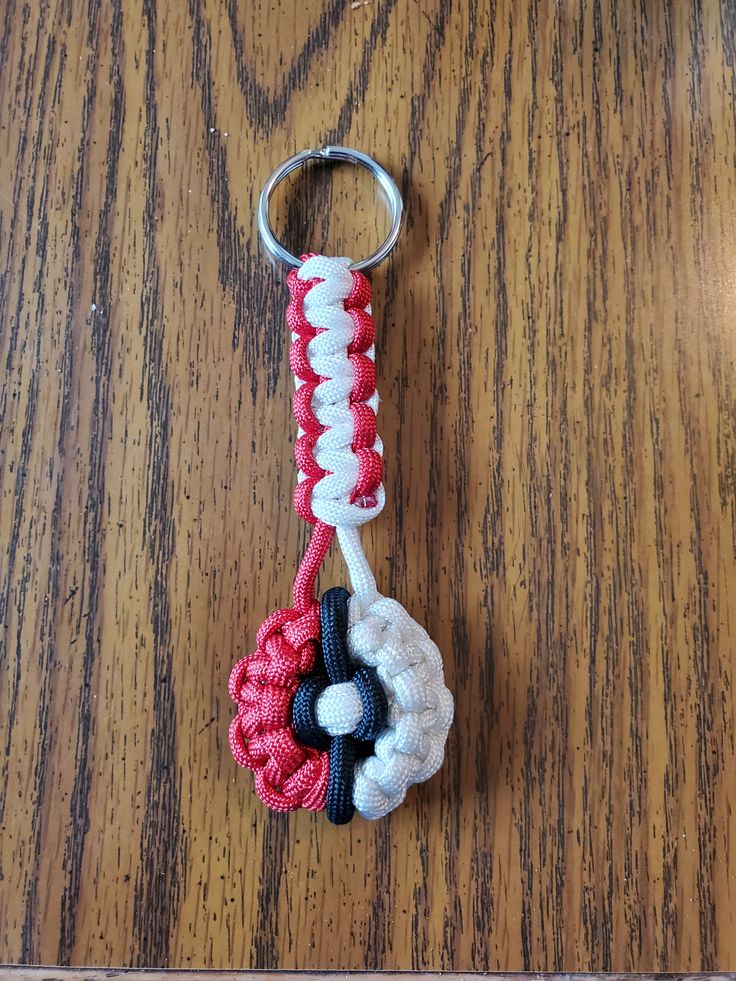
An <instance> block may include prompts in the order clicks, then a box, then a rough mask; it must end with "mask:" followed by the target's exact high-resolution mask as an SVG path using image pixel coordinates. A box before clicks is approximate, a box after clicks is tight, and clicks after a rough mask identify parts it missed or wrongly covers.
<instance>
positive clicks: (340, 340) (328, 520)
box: [286, 256, 385, 527]
mask: <svg viewBox="0 0 736 981" xmlns="http://www.w3.org/2000/svg"><path fill="white" fill-rule="evenodd" d="M287 283H288V286H289V290H290V292H291V296H292V300H291V303H290V304H289V307H288V309H287V312H286V321H287V323H288V325H289V327H290V328H291V330H292V342H293V343H292V346H291V352H290V362H291V370H292V372H293V373H294V376H295V382H296V386H297V389H296V392H295V394H294V415H295V416H296V419H297V422H298V424H299V433H298V438H297V442H296V446H295V449H294V455H295V457H296V462H297V465H298V467H299V484H298V486H297V489H296V493H295V495H294V505H295V507H296V510H297V511H298V513H299V514H300V515H301V516H302V517H303V518H304V519H305V521H311V522H314V521H316V520H318V519H319V520H321V521H324V522H325V524H328V525H332V526H341V527H357V526H358V525H361V524H364V523H365V522H366V521H370V520H371V518H375V516H376V515H377V514H380V512H381V510H382V509H383V505H384V503H385V493H384V489H383V485H382V484H381V477H382V475H383V458H382V455H383V444H382V443H381V440H380V439H379V437H378V435H377V433H376V410H377V409H378V394H377V392H376V367H375V362H374V357H375V351H374V346H373V339H374V327H373V318H372V316H371V312H370V298H371V290H370V284H369V283H368V280H367V279H366V278H365V276H363V275H362V274H361V273H357V272H352V271H351V269H350V260H349V259H332V258H327V257H325V256H308V257H305V262H304V264H303V265H302V266H301V267H300V268H299V269H298V270H292V272H290V273H289V276H288V277H287Z"/></svg>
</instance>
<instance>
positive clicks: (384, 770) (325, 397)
mask: <svg viewBox="0 0 736 981" xmlns="http://www.w3.org/2000/svg"><path fill="white" fill-rule="evenodd" d="M309 160H322V161H325V160H327V161H346V162H349V163H351V164H357V165H359V166H361V167H365V168H366V169H367V170H369V171H370V173H371V174H372V175H373V176H374V177H375V178H376V180H377V181H378V182H379V184H380V186H381V188H382V189H383V191H384V192H385V194H386V195H387V197H388V201H389V204H390V208H391V218H392V222H391V230H390V232H389V235H388V237H387V239H386V241H385V242H384V243H383V245H381V246H380V248H378V249H377V250H376V251H375V252H374V253H372V254H371V255H370V256H368V258H366V259H363V260H361V261H360V262H352V261H351V260H350V259H346V258H330V257H327V256H322V255H304V256H302V257H301V258H297V257H296V256H294V255H292V254H291V253H290V252H288V251H287V250H286V249H285V248H284V247H283V246H282V245H281V244H280V242H279V241H278V240H277V239H276V237H275V235H274V233H273V231H272V229H271V224H270V219H269V203H270V199H271V195H272V194H273V191H274V190H275V188H276V187H277V186H278V185H279V184H280V183H281V181H282V180H283V179H284V178H285V177H286V176H287V175H288V174H290V173H291V172H292V171H293V170H295V169H296V168H298V167H301V166H303V165H304V164H305V163H306V162H307V161H309ZM402 210H403V204H402V200H401V195H400V193H399V190H398V188H397V186H396V184H395V183H394V181H393V179H392V178H391V177H390V175H389V174H388V173H387V172H386V171H385V170H384V169H383V168H382V167H380V166H379V165H378V164H377V163H376V162H375V161H374V160H373V159H372V158H371V157H369V156H367V155H366V154H364V153H360V152H359V151H357V150H351V149H348V148H346V147H325V148H324V149H322V150H305V151H303V152H302V153H299V154H297V155H296V156H294V157H290V158H289V159H288V160H286V161H285V162H284V163H283V164H281V166H280V167H278V168H277V169H276V170H275V171H274V172H273V173H272V174H271V176H270V177H269V179H268V180H267V182H266V184H265V186H264V188H263V191H262V192H261V196H260V201H259V206H258V225H259V230H260V233H261V236H262V239H263V242H264V244H265V246H266V248H267V249H268V251H269V252H270V253H271V254H272V255H273V256H275V257H276V258H277V259H279V260H281V261H283V262H285V263H286V264H287V265H289V266H291V267H293V268H292V269H291V271H290V272H289V274H288V276H287V279H286V281H287V285H288V288H289V293H290V295H291V300H290V303H289V305H288V309H287V313H286V320H287V324H288V326H289V328H290V329H291V336H292V345H291V351H290V363H291V370H292V372H293V374H294V381H295V385H296V391H295V393H294V396H293V407H294V415H295V417H296V421H297V425H298V437H297V441H296V445H295V450H294V455H295V458H296V462H297V466H298V468H299V478H298V484H297V488H296V492H295V495H294V507H295V509H296V511H297V513H298V514H299V515H300V516H301V517H302V518H303V519H304V520H305V521H308V522H309V523H310V524H312V525H313V530H312V537H311V540H310V542H309V545H308V547H307V549H306V551H305V553H304V557H303V558H302V561H301V564H300V565H299V568H298V570H297V573H296V577H295V579H294V586H293V606H291V607H289V608H288V609H283V610H276V611H275V612H274V613H272V614H271V615H270V616H269V617H268V618H267V619H266V620H265V622H264V623H263V624H262V625H261V628H260V630H259V631H258V635H257V650H256V652H255V653H254V654H250V655H248V656H247V657H244V658H242V659H241V660H240V661H238V663H237V664H236V665H235V667H234V668H233V670H232V673H231V675H230V684H229V691H230V695H231V697H232V698H233V699H234V701H235V702H236V703H237V706H238V713H237V716H236V717H235V718H234V719H233V721H232V724H231V726H230V747H231V749H232V752H233V756H234V757H235V760H236V762H237V763H239V764H240V765H241V766H244V767H247V768H248V769H250V770H252V771H253V774H254V778H255V786H256V791H257V793H258V796H259V797H260V799H261V800H262V801H263V803H264V804H266V805H268V807H270V808H273V809H274V810H276V811H292V810H295V809H296V808H299V807H304V808H307V809H309V810H315V811H317V810H323V809H325V810H326V811H327V817H328V819H329V820H330V821H331V822H332V823H333V824H345V823H347V822H348V821H350V819H351V818H352V817H353V815H354V813H355V812H356V811H357V812H358V813H359V814H361V815H362V816H363V817H364V818H371V819H373V818H380V817H383V816H384V815H386V814H388V813H389V812H390V811H392V810H393V809H394V808H395V807H397V806H398V805H399V804H400V803H401V802H402V801H403V800H404V797H405V795H406V792H407V790H408V788H409V787H411V786H412V784H415V783H421V782H422V781H424V780H427V779H428V778H429V777H431V776H432V774H433V773H435V772H436V771H437V770H438V769H439V767H440V766H441V764H442V760H443V757H444V748H445V741H446V739H447V733H448V730H449V727H450V724H451V722H452V714H453V700H452V695H451V694H450V692H449V691H448V690H447V688H446V687H445V683H444V675H443V670H442V658H441V656H440V652H439V650H438V648H437V646H436V644H435V643H434V642H433V641H432V640H431V639H430V637H429V636H428V634H427V633H426V631H425V630H424V629H423V628H422V627H420V626H419V624H418V623H416V621H414V620H413V619H412V618H411V617H410V616H409V614H408V613H407V612H406V610H405V609H404V608H403V607H402V606H401V605H400V604H399V603H398V602H397V601H396V600H395V599H390V598H388V597H385V596H382V595H381V594H380V593H379V592H378V589H377V586H376V580H375V578H374V576H373V573H372V572H371V569H370V566H369V564H368V561H367V559H366V557H365V554H364V552H363V548H362V545H361V540H360V528H361V526H362V525H364V524H365V523H366V522H367V521H371V520H372V519H373V518H375V517H376V516H377V515H378V514H380V512H381V510H382V509H383V506H384V503H385V492H384V488H383V484H382V482H381V481H382V476H383V444H382V443H381V440H380V437H379V436H378V434H377V432H376V412H377V409H378V394H377V392H376V369H375V360H374V359H375V349H374V343H373V341H374V325H373V318H372V316H371V305H370V300H371V288H370V284H369V282H368V280H367V279H366V278H365V276H364V275H363V274H362V270H367V269H370V268H372V267H373V266H375V265H377V264H378V263H379V262H381V260H382V259H384V258H385V257H386V256H387V255H388V254H389V252H390V251H391V250H392V249H393V247H394V245H395V244H396V241H397V239H398V236H399V231H400V228H401V216H402ZM335 536H337V540H338V542H339V545H340V548H341V550H342V554H343V557H344V559H345V565H346V566H347V570H348V574H349V577H350V583H351V585H352V588H353V593H352V595H350V594H349V592H348V591H347V589H345V588H343V587H342V586H336V587H333V588H332V589H328V590H327V592H326V593H325V594H324V595H323V596H322V598H321V600H320V601H318V600H317V599H316V596H315V580H316V577H317V573H318V571H319V568H320V566H321V564H322V561H323V560H324V558H325V555H326V554H327V551H328V549H329V548H330V545H331V544H332V541H333V539H334V537H335Z"/></svg>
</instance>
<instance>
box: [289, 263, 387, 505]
mask: <svg viewBox="0 0 736 981" xmlns="http://www.w3.org/2000/svg"><path fill="white" fill-rule="evenodd" d="M301 258H302V259H303V260H304V259H308V258H309V256H308V255H303V256H302V257H301ZM351 275H352V277H353V289H352V291H351V293H350V295H349V296H348V297H347V298H346V300H345V301H344V303H345V310H346V312H347V313H348V314H349V315H350V318H351V319H352V321H353V323H354V324H355V333H354V335H353V339H352V341H351V342H350V345H349V346H348V350H347V356H348V358H349V359H350V362H351V364H352V366H353V370H354V372H355V383H354V385H353V390H352V392H351V394H350V401H349V408H350V411H351V412H352V414H353V420H354V435H353V447H352V448H353V451H354V452H355V454H356V456H357V458H358V480H357V482H356V486H355V490H354V492H353V495H352V498H351V504H353V503H358V504H360V505H361V506H366V507H372V506H374V505H375V501H376V498H375V493H376V491H377V490H378V487H379V486H380V483H381V480H382V478H383V458H382V457H381V455H380V454H379V453H377V452H376V451H375V450H374V449H373V446H374V443H375V441H376V416H375V413H374V411H373V409H372V408H371V406H370V405H368V404H367V401H368V399H370V398H371V396H372V395H373V394H374V393H375V389H376V367H375V364H374V362H373V359H372V358H371V357H370V356H369V355H368V353H367V352H368V351H369V350H370V349H371V347H372V346H373V341H374V338H375V328H374V324H373V318H372V317H371V315H370V313H368V311H367V310H366V309H365V308H366V307H367V306H368V305H369V304H370V302H371V286H370V283H369V282H368V280H367V279H366V278H365V276H363V275H362V273H359V272H355V271H353V272H352V273H351ZM286 282H287V285H288V287H289V292H290V294H291V302H290V303H289V306H288V307H287V310H286V322H287V324H288V326H289V328H290V329H291V331H292V333H293V334H295V335H296V337H295V339H294V340H293V342H292V345H291V349H290V352H289V362H290V364H291V370H292V373H293V374H294V375H295V376H296V377H297V378H298V379H299V380H300V381H301V382H302V384H301V385H300V386H299V388H298V389H297V390H296V392H295V393H294V396H293V407H294V416H295V417H296V421H297V423H298V425H299V428H300V429H301V430H302V434H301V435H300V436H299V438H298V439H297V441H296V445H295V447H294V457H295V459H296V463H297V466H298V467H299V470H300V471H301V473H302V474H304V475H305V477H304V479H303V480H301V481H300V483H299V484H298V485H297V488H296V490H295V492H294V508H295V509H296V512H297V514H298V515H299V516H300V517H302V518H303V519H304V520H305V521H308V522H310V523H311V524H314V523H315V522H316V520H317V519H316V517H315V515H314V513H313V512H312V506H311V500H312V490H313V489H314V486H315V484H316V483H317V482H318V481H320V480H321V479H322V478H323V477H325V476H326V475H327V471H325V470H323V469H322V468H321V467H320V466H319V464H318V463H317V462H316V460H315V459H314V447H315V444H316V442H317V439H318V437H319V436H320V435H321V434H322V433H324V432H325V427H324V426H322V425H320V423H319V422H318V420H317V419H316V417H315V415H314V413H313V412H312V395H313V394H314V390H315V388H316V387H317V385H319V384H320V382H323V381H326V379H325V378H323V377H321V376H319V375H316V374H315V373H314V370H313V369H312V366H311V364H310V361H309V353H308V345H309V342H310V341H311V340H312V338H313V337H316V335H317V333H318V332H319V333H321V331H317V330H316V329H315V328H314V327H313V326H312V325H311V324H310V323H309V321H308V320H307V318H306V315H305V313H304V298H305V296H306V295H307V293H309V291H310V290H311V289H312V288H313V287H314V286H315V285H316V284H317V283H321V282H323V280H321V279H300V278H299V275H298V271H297V270H296V269H292V271H291V272H290V273H289V275H288V277H287V280H286Z"/></svg>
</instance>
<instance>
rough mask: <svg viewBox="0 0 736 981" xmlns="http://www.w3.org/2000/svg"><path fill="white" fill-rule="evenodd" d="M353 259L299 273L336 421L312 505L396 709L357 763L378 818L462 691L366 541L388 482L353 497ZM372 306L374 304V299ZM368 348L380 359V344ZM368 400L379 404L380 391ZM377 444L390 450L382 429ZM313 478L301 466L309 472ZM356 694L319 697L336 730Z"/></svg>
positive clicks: (324, 261) (349, 689) (394, 801)
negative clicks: (392, 592) (374, 562)
mask: <svg viewBox="0 0 736 981" xmlns="http://www.w3.org/2000/svg"><path fill="white" fill-rule="evenodd" d="M350 266H351V260H350V259H347V258H327V257H324V256H314V257H312V258H309V259H307V260H306V261H305V262H304V264H303V265H302V266H301V268H300V269H299V273H298V276H299V278H300V279H304V280H309V279H315V278H319V279H322V280H323V282H321V283H318V284H316V285H315V286H313V287H312V288H311V289H310V290H309V292H308V293H307V294H306V296H305V297H304V306H303V309H304V315H305V317H306V319H307V320H308V321H309V323H310V324H311V325H312V326H313V327H315V328H318V329H319V330H320V331H321V333H319V334H318V335H317V336H316V337H314V338H313V339H312V340H310V341H309V344H308V345H307V357H308V359H309V363H310V365H311V367H312V369H313V371H314V372H315V373H316V374H317V375H320V376H321V377H323V378H326V379H327V380H326V381H323V382H321V383H320V384H319V385H317V387H316V388H315V391H314V394H313V396H312V400H311V408H312V411H313V413H314V415H315V417H316V418H317V420H318V421H319V423H320V424H321V425H322V426H325V427H327V428H326V431H325V432H324V433H323V434H321V435H320V436H319V437H318V438H317V440H316V443H315V446H314V450H313V456H314V459H315V461H316V463H317V464H318V465H319V466H320V467H321V468H322V469H323V470H325V471H327V475H326V476H325V477H323V478H322V479H321V480H319V481H318V482H317V483H316V484H315V486H314V488H313V490H312V500H311V507H312V511H313V513H314V515H315V516H316V517H317V518H319V519H321V520H322V521H324V522H325V523H326V524H330V525H333V526H334V527H335V528H336V531H337V538H338V541H339V543H340V548H341V550H342V554H343V556H344V559H345V564H346V565H347V568H348V573H349V575H350V581H351V584H352V586H353V590H354V594H353V596H352V597H351V599H350V603H349V629H348V637H347V641H348V649H349V652H350V655H351V657H352V658H353V660H354V661H355V662H356V663H357V664H360V665H365V666H368V667H372V668H375V670H376V674H377V676H378V678H379V680H380V682H381V684H382V686H383V688H384V691H385V693H386V697H387V701H388V708H389V715H388V724H387V726H386V728H385V729H384V730H383V731H382V732H381V734H380V735H379V736H378V738H377V739H376V741H375V751H374V755H373V756H370V757H368V758H366V759H362V760H359V761H358V763H357V764H356V767H355V778H354V786H353V802H354V804H355V808H356V810H357V811H358V812H359V813H360V814H361V815H362V816H363V817H365V818H370V819H374V818H379V817H383V816H385V815H386V814H388V813H389V811H392V810H393V809H394V808H395V807H397V806H398V805H399V804H400V803H401V802H402V801H403V799H404V797H405V795H406V792H407V790H408V788H409V787H410V786H411V785H412V784H415V783H421V782H422V781H424V780H427V779H428V778H429V777H430V776H432V774H433V773H435V772H436V771H437V769H438V768H439V767H440V766H441V764H442V760H443V757H444V746H445V741H446V739H447V733H448V730H449V728H450V724H451V722H452V715H453V700H452V695H451V694H450V692H449V691H448V689H447V688H446V687H445V683H444V674H443V670H442V658H441V655H440V652H439V649H438V648H437V645H436V644H435V643H434V642H433V641H432V640H431V638H430V637H429V636H428V634H427V633H426V631H425V630H424V629H423V628H422V627H421V626H420V625H419V624H418V623H417V622H416V621H415V620H413V619H412V618H411V617H410V616H409V614H408V613H407V612H406V610H405V609H404V608H403V607H402V606H401V604H399V603H397V602H396V600H393V599H389V598H387V597H384V596H381V594H380V593H379V592H378V590H377V588H376V581H375V578H374V576H373V573H372V571H371V569H370V566H369V565H368V561H367V559H366V557H365V553H364V552H363V547H362V545H361V541H360V531H359V526H360V525H362V524H364V523H365V522H366V521H370V520H371V519H372V518H374V517H375V516H376V515H377V514H379V513H380V512H381V510H382V509H383V506H384V503H385V492H384V489H383V485H381V486H380V487H379V489H378V491H377V492H376V495H375V497H376V503H375V504H374V505H373V506H370V507H365V506H360V505H359V504H356V503H351V499H352V496H353V493H354V490H355V486H356V481H357V479H358V462H357V459H356V456H355V453H354V452H353V449H352V443H353V415H352V413H351V411H350V408H349V397H350V393H351V391H352V389H353V384H354V371H353V366H352V364H351V362H350V360H349V358H348V345H349V344H350V343H351V341H352V338H353V335H354V331H355V325H354V322H353V320H352V318H351V317H350V315H349V314H348V313H347V312H346V310H345V305H344V301H345V300H346V299H347V297H348V296H349V295H350V293H351V291H352V289H353V277H352V274H351V272H350ZM366 310H367V312H368V313H370V308H369V307H366ZM294 338H296V335H294ZM367 354H368V356H369V357H371V358H374V349H373V348H371V349H370V351H368V352H367ZM298 384H299V382H298V380H297V385H298ZM368 404H369V405H370V406H371V408H372V409H373V411H374V412H376V411H377V409H378V395H377V393H374V394H373V396H372V397H371V398H370V399H369V400H368ZM300 435H301V432H300ZM374 449H375V450H376V451H377V452H378V453H380V454H382V453H383V445H382V443H381V440H380V439H379V438H378V437H376V441H375V444H374ZM304 477H305V475H304V474H302V473H300V480H302V479H304ZM356 695H357V692H356V691H355V686H354V685H353V684H352V683H346V684H343V685H332V686H331V687H330V688H328V689H327V690H326V691H325V692H323V694H322V695H320V696H319V698H318V699H317V703H316V712H317V718H318V720H320V722H321V724H323V726H324V728H325V729H327V731H330V732H332V733H333V734H336V733H338V732H340V733H342V732H351V731H354V729H355V727H357V725H358V724H359V722H360V718H361V717H362V708H361V706H360V702H359V698H358V699H357V701H356ZM351 727H352V728H351Z"/></svg>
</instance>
